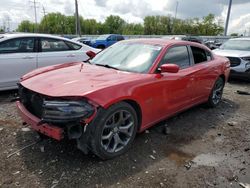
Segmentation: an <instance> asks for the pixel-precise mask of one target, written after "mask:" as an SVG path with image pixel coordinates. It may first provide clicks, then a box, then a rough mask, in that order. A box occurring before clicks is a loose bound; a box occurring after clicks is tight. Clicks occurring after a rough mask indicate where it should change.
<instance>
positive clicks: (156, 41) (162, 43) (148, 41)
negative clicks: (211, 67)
mask: <svg viewBox="0 0 250 188" xmlns="http://www.w3.org/2000/svg"><path fill="white" fill-rule="evenodd" d="M126 41H128V42H137V43H144V44H152V45H160V46H171V45H178V44H179V45H192V46H199V47H201V48H206V47H205V46H204V45H201V44H199V43H196V42H190V41H183V40H173V39H164V38H140V39H129V40H125V41H121V42H126ZM206 49H207V48H206Z"/></svg>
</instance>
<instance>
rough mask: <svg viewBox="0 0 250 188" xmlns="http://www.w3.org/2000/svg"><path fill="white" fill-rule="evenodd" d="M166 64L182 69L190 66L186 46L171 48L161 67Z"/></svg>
mask: <svg viewBox="0 0 250 188" xmlns="http://www.w3.org/2000/svg"><path fill="white" fill-rule="evenodd" d="M165 63H173V64H176V65H179V66H180V68H181V69H184V68H187V67H189V66H190V59H189V53H188V49H187V47H186V46H176V47H173V48H170V49H169V50H168V51H167V53H166V55H165V56H164V57H163V58H162V60H161V62H160V65H162V64H165Z"/></svg>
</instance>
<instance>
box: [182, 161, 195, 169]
mask: <svg viewBox="0 0 250 188" xmlns="http://www.w3.org/2000/svg"><path fill="white" fill-rule="evenodd" d="M192 163H193V162H192V161H189V162H188V163H187V164H185V165H184V167H186V169H187V170H189V169H190V168H191V166H192Z"/></svg>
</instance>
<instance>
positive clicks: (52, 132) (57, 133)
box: [16, 101, 64, 141]
mask: <svg viewBox="0 0 250 188" xmlns="http://www.w3.org/2000/svg"><path fill="white" fill-rule="evenodd" d="M16 105H17V109H18V111H19V114H20V116H21V117H22V119H23V121H24V122H26V123H27V124H29V125H30V126H31V127H32V128H33V129H34V130H36V131H37V132H40V133H42V134H44V135H46V136H48V137H51V138H54V139H56V140H58V141H59V140H62V139H63V138H64V130H63V129H62V128H60V127H56V126H54V125H50V124H48V123H40V122H41V119H39V118H37V117H36V116H34V115H32V114H31V113H30V112H29V111H28V110H27V109H26V108H25V106H24V105H23V104H22V103H21V102H20V101H16Z"/></svg>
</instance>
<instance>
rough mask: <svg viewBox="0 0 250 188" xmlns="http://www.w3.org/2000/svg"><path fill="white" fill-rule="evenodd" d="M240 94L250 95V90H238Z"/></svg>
mask: <svg viewBox="0 0 250 188" xmlns="http://www.w3.org/2000/svg"><path fill="white" fill-rule="evenodd" d="M237 93H238V94H239V95H250V92H247V91H240V90H237Z"/></svg>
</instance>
